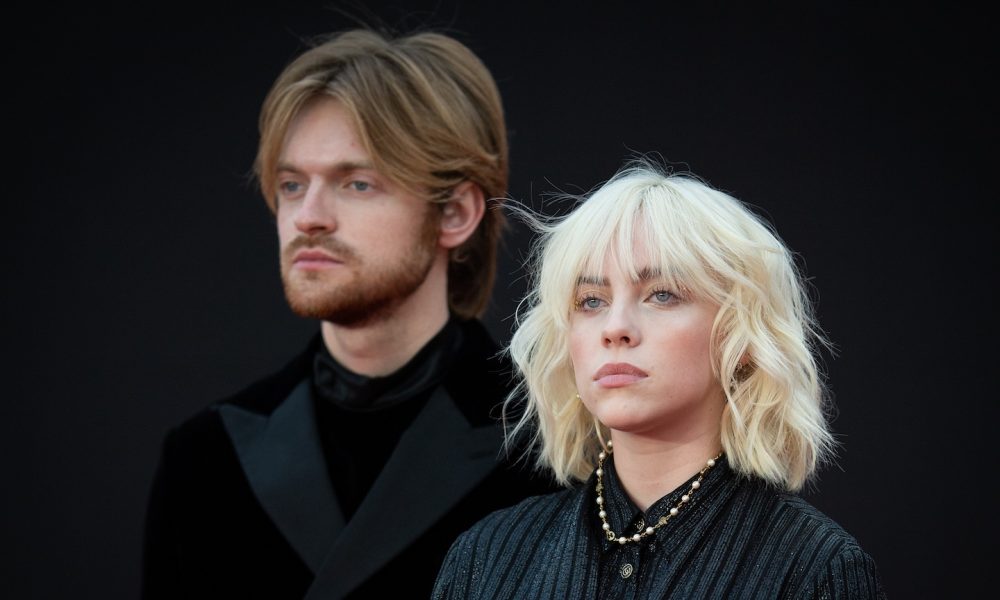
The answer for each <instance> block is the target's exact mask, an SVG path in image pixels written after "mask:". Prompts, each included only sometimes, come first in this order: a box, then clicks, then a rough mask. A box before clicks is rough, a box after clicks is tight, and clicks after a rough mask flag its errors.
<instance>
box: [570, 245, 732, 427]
mask: <svg viewBox="0 0 1000 600" xmlns="http://www.w3.org/2000/svg"><path fill="white" fill-rule="evenodd" d="M637 250H639V251H642V248H637ZM642 254H645V252H642ZM642 254H638V256H642ZM616 262H617V261H614V260H610V259H607V260H605V261H604V265H603V268H602V271H601V272H600V273H584V274H583V276H582V277H581V278H580V280H579V281H578V283H577V286H576V291H575V296H574V308H573V314H572V316H571V318H570V334H569V344H570V357H571V359H572V361H573V368H574V370H575V373H576V385H577V390H578V391H579V394H580V397H581V399H582V400H583V403H584V404H585V405H586V407H587V409H588V410H589V411H590V412H591V413H592V414H594V415H595V416H596V417H597V418H598V420H600V421H601V422H602V423H603V424H604V425H605V426H607V427H609V428H611V429H612V430H617V431H621V432H628V433H634V434H641V435H646V436H653V437H655V438H657V439H660V440H663V441H677V442H683V441H686V440H691V439H693V438H695V437H700V436H704V435H715V436H717V435H718V432H719V427H720V422H721V415H722V409H723V407H724V394H723V391H722V388H721V386H720V384H719V382H718V380H717V379H716V377H715V376H714V375H713V373H712V365H711V361H710V358H709V354H710V351H711V341H712V340H711V338H712V322H713V320H714V319H715V315H716V313H717V312H718V309H719V307H718V306H717V305H715V304H713V303H711V302H709V301H706V300H701V299H697V298H693V297H691V296H690V294H688V293H687V292H685V291H684V290H677V289H671V288H670V287H668V286H667V285H666V284H665V281H666V279H665V278H663V277H662V276H661V275H660V273H659V272H658V270H656V269H655V268H646V269H644V270H643V269H640V274H641V276H640V278H639V279H638V280H633V279H632V278H631V276H630V275H629V274H628V273H623V272H622V271H621V269H619V268H618V267H617V265H616ZM641 264H642V263H640V265H641Z"/></svg>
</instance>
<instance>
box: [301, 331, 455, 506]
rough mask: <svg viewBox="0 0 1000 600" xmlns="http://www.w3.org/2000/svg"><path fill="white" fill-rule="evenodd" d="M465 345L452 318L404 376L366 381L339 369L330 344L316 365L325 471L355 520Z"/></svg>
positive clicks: (401, 373)
mask: <svg viewBox="0 0 1000 600" xmlns="http://www.w3.org/2000/svg"><path fill="white" fill-rule="evenodd" d="M461 343H462V332H461V330H460V328H459V325H458V322H457V321H456V320H455V319H454V318H452V319H450V320H449V321H448V322H447V323H446V324H445V326H444V327H442V328H441V331H439V332H438V333H437V334H436V335H435V336H434V337H433V338H431V340H430V341H429V342H427V344H426V345H425V346H424V347H423V348H421V349H420V351H419V352H417V354H416V355H414V357H413V358H411V359H410V361H409V362H407V363H406V364H405V365H403V366H402V367H401V368H400V369H399V370H397V371H396V372H394V373H391V374H389V375H386V376H385V377H366V376H364V375H359V374H357V373H354V372H352V371H349V370H348V369H346V368H345V367H344V366H343V365H341V364H340V363H338V362H337V361H336V360H335V359H334V358H333V356H331V355H330V352H329V351H328V350H327V348H326V345H325V344H320V347H319V350H318V351H317V352H316V356H315V358H314V359H313V378H312V385H313V397H314V398H315V404H316V422H317V425H318V427H319V436H320V440H321V441H322V444H323V453H324V455H325V457H326V468H327V472H328V473H329V475H330V480H331V482H332V483H333V489H334V491H335V492H336V494H337V498H338V499H339V500H340V508H341V510H342V511H343V513H344V519H345V520H350V518H351V517H352V516H353V515H354V512H355V511H356V510H357V508H358V506H359V505H360V504H361V501H362V500H364V497H365V495H366V494H367V493H368V490H369V489H371V487H372V484H374V483H375V479H376V478H377V477H378V474H379V473H380V472H381V471H382V468H383V467H384V466H385V463H386V461H387V460H388V459H389V455H390V454H392V451H393V449H394V448H395V447H396V443H397V442H398V441H399V438H400V436H401V435H402V434H403V432H404V431H406V428H407V427H409V426H410V423H412V422H413V419H414V418H415V417H416V416H417V414H418V413H419V412H420V409H421V408H423V406H424V404H426V402H427V399H428V398H429V397H430V395H431V392H432V391H433V390H434V388H435V387H436V386H437V384H438V383H439V382H440V381H441V379H442V377H443V376H444V373H445V372H446V371H447V368H448V366H449V364H450V363H451V362H452V360H453V359H454V357H455V355H456V353H457V350H458V348H459V346H460V345H461Z"/></svg>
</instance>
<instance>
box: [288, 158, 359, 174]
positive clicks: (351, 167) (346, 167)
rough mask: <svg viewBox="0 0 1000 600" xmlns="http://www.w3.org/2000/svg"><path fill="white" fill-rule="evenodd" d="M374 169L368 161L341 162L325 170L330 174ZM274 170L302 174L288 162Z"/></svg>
mask: <svg viewBox="0 0 1000 600" xmlns="http://www.w3.org/2000/svg"><path fill="white" fill-rule="evenodd" d="M374 169H375V165H374V164H372V163H371V162H369V161H341V162H338V163H335V164H333V165H331V166H330V167H328V168H327V169H326V171H328V172H331V173H349V172H351V171H362V170H374ZM275 170H276V171H278V172H282V171H284V172H287V173H301V172H302V170H301V169H299V167H297V166H295V165H294V164H292V163H289V162H279V163H278V166H277V168H276V169H275Z"/></svg>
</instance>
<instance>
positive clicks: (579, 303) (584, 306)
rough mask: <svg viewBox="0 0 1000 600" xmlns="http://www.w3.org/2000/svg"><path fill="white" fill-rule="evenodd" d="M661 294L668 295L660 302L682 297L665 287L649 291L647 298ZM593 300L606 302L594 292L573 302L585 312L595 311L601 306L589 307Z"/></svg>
mask: <svg viewBox="0 0 1000 600" xmlns="http://www.w3.org/2000/svg"><path fill="white" fill-rule="evenodd" d="M660 294H667V296H668V297H667V298H666V299H665V300H662V301H658V302H657V303H658V304H670V303H671V302H672V301H677V300H680V299H681V298H680V296H678V295H677V294H675V293H674V292H671V291H670V290H665V289H655V290H653V291H652V292H650V293H649V295H647V296H646V299H647V300H648V299H650V298H653V297H654V296H658V295H660ZM591 300H598V301H600V302H604V299H603V298H600V297H598V296H596V295H594V294H587V295H585V296H583V297H582V298H579V299H578V300H576V301H575V302H574V303H573V307H574V308H575V309H576V310H580V311H585V312H587V311H594V310H597V309H598V308H600V307H599V306H595V307H588V306H587V302H589V301H591Z"/></svg>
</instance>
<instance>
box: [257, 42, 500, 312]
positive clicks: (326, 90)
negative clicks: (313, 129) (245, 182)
mask: <svg viewBox="0 0 1000 600" xmlns="http://www.w3.org/2000/svg"><path fill="white" fill-rule="evenodd" d="M317 96H325V97H332V98H335V99H336V100H338V101H339V102H340V103H341V104H342V105H343V106H344V107H345V108H346V109H347V111H348V113H349V114H350V115H351V116H352V119H353V121H354V125H355V127H356V129H357V132H358V136H359V137H360V139H361V141H362V143H363V144H364V146H365V149H366V151H367V152H368V154H369V156H371V159H372V162H373V163H374V165H375V168H376V170H378V171H379V172H380V173H382V174H383V175H384V176H386V177H388V178H389V179H390V180H391V181H393V182H394V183H396V184H397V185H400V186H402V187H403V188H404V189H406V190H408V191H410V192H411V193H414V194H416V195H418V196H420V197H422V198H425V199H427V200H428V201H430V202H437V203H444V202H446V201H447V200H448V199H449V198H450V196H451V193H452V191H453V190H454V188H455V187H456V186H457V185H458V184H460V183H463V182H465V181H471V182H473V183H475V184H477V185H478V186H479V187H480V188H481V189H482V191H483V194H484V196H485V197H486V202H487V204H486V211H485V214H484V216H483V221H482V223H480V225H479V227H478V228H477V230H476V232H475V233H473V235H472V236H471V237H470V238H469V239H468V240H467V241H466V242H465V243H464V244H463V245H462V246H461V247H459V248H456V249H454V250H452V252H451V256H450V260H449V265H448V299H449V308H450V309H451V310H452V311H453V312H454V313H456V314H457V315H458V316H460V317H462V318H472V317H475V316H478V315H480V314H481V313H482V312H483V310H485V308H486V304H487V303H488V302H489V298H490V293H491V290H492V287H493V280H494V277H495V273H496V265H495V263H496V247H497V242H498V240H499V238H500V233H501V230H502V229H503V225H504V217H503V214H502V212H501V211H500V210H499V204H500V203H501V202H502V198H503V197H504V196H505V195H506V193H507V177H508V152H507V132H506V128H505V124H504V117H503V107H502V105H501V102H500V93H499V91H498V90H497V86H496V83H495V82H494V80H493V77H492V76H491V75H490V72H489V71H488V70H487V68H486V67H485V65H483V63H482V62H481V61H480V60H479V59H478V58H477V57H476V56H475V55H474V54H473V53H472V51H471V50H469V49H468V48H467V47H465V46H464V45H462V44H461V43H459V42H458V41H456V40H454V39H452V38H450V37H447V36H444V35H441V34H436V33H418V34H413V35H409V36H405V37H399V38H389V37H386V36H383V35H381V34H379V33H376V32H373V31H369V30H360V29H359V30H352V31H346V32H342V33H339V34H334V35H333V36H331V37H330V38H328V39H327V40H326V41H325V42H323V43H321V44H319V45H317V46H315V47H313V48H311V49H310V50H307V51H306V52H304V53H303V54H302V55H300V56H299V57H298V58H296V59H295V60H294V61H293V62H292V63H291V64H289V65H288V66H287V67H286V68H285V70H284V71H283V72H282V73H281V75H280V76H279V77H278V78H277V80H276V81H275V82H274V85H273V86H272V87H271V90H270V92H269V93H268V95H267V98H266V99H265V101H264V105H263V108H262V109H261V113H260V145H259V147H258V152H257V159H256V161H255V163H254V172H255V174H256V176H257V179H258V181H259V183H260V190H261V193H262V194H263V195H264V198H265V200H266V201H267V203H268V206H269V207H270V208H271V210H275V208H276V205H275V203H276V192H277V189H276V176H277V164H278V160H279V158H280V154H281V150H282V147H283V145H284V142H285V135H286V133H287V131H288V128H289V126H290V125H291V123H292V121H293V120H294V119H295V117H296V115H298V114H299V112H300V111H301V110H302V109H303V107H304V106H305V105H306V104H307V103H308V102H309V101H310V100H312V99H313V98H315V97H317ZM415 226H416V225H415Z"/></svg>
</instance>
